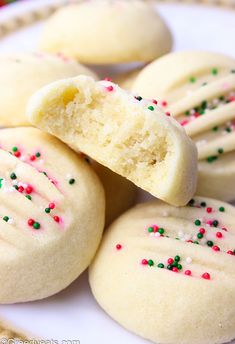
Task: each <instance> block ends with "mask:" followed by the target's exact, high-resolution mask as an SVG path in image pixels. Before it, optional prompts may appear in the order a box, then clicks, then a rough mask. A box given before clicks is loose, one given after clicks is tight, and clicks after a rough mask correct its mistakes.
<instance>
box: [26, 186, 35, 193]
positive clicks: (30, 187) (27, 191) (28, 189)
mask: <svg viewBox="0 0 235 344" xmlns="http://www.w3.org/2000/svg"><path fill="white" fill-rule="evenodd" d="M25 192H26V193H27V194H31V193H32V192H33V187H32V186H31V185H28V186H27V187H26V189H25Z"/></svg>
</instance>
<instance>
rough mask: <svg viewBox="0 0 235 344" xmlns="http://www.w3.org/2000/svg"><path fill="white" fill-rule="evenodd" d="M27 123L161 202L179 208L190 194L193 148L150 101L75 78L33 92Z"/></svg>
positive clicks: (193, 180) (194, 160)
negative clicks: (161, 200)
mask: <svg viewBox="0 0 235 344" xmlns="http://www.w3.org/2000/svg"><path fill="white" fill-rule="evenodd" d="M28 118H29V120H30V121H31V123H33V124H34V125H36V126H38V127H39V128H41V129H43V130H45V131H48V132H49V133H51V134H53V135H55V136H57V137H59V138H60V139H61V140H62V141H64V142H66V143H67V144H68V145H69V146H71V147H72V148H74V149H75V150H79V151H82V152H84V153H85V154H87V155H88V156H90V157H91V158H93V159H95V160H96V161H98V162H99V163H101V164H102V165H104V166H106V167H108V168H110V169H111V170H112V171H114V172H116V173H118V174H120V175H122V176H123V177H126V178H128V179H129V180H131V181H132V182H133V183H135V184H136V185H138V186H140V187H141V188H143V189H145V190H146V191H148V192H150V193H151V194H153V195H154V196H156V197H159V198H160V199H163V200H165V201H166V202H169V203H172V204H174V205H184V204H185V203H187V202H188V201H189V199H190V198H191V197H192V195H193V194H194V191H195V186H196V176H197V167H196V166H197V165H196V164H197V153H196V148H195V145H194V144H193V143H192V141H191V140H190V139H189V138H188V136H187V135H186V134H185V131H184V129H183V128H182V127H181V126H180V125H179V124H178V123H177V122H176V121H175V120H174V119H172V118H171V117H169V116H167V114H165V113H164V112H163V111H161V110H160V109H159V108H158V107H157V106H156V105H155V101H154V100H153V101H145V100H143V99H142V98H141V97H134V96H133V95H131V94H129V93H127V92H125V91H123V90H122V89H121V88H119V87H118V86H117V85H115V84H113V83H111V82H109V81H99V82H95V81H94V80H93V79H92V78H89V77H85V76H80V77H77V78H71V79H67V80H63V81H58V82H55V83H52V84H51V85H48V86H47V87H45V88H43V89H41V90H40V91H39V92H37V93H36V94H35V95H34V96H33V97H32V98H31V101H30V103H29V106H28Z"/></svg>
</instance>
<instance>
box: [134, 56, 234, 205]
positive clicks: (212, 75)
mask: <svg viewBox="0 0 235 344" xmlns="http://www.w3.org/2000/svg"><path fill="white" fill-rule="evenodd" d="M133 89H134V90H136V91H138V92H140V94H142V95H144V96H146V97H152V96H153V95H155V97H157V98H160V100H161V101H160V102H159V103H160V104H161V105H162V106H163V108H164V109H165V110H166V111H169V112H170V113H171V114H172V115H174V116H175V117H176V119H177V120H178V121H179V122H180V123H181V125H183V126H184V128H185V130H186V132H187V133H188V135H189V136H190V137H191V138H192V139H193V140H194V142H195V143H196V145H197V148H198V158H199V166H198V169H199V178H198V187H197V194H199V195H204V196H210V197H216V198H219V199H222V200H227V201H231V200H234V199H235V133H234V129H235V60H234V59H232V58H229V57H227V56H224V55H221V54H216V53H208V52H207V53H206V52H199V51H195V52H179V53H174V54H170V55H167V56H165V57H163V58H161V59H159V60H158V61H156V62H154V63H152V64H151V65H149V66H147V67H146V68H145V69H144V70H143V71H142V72H141V73H140V74H139V76H138V77H137V80H136V82H135V83H134V86H133Z"/></svg>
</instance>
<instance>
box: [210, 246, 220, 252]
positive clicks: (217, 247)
mask: <svg viewBox="0 0 235 344" xmlns="http://www.w3.org/2000/svg"><path fill="white" fill-rule="evenodd" d="M212 250H214V251H216V252H218V251H220V248H219V246H216V245H215V246H212Z"/></svg>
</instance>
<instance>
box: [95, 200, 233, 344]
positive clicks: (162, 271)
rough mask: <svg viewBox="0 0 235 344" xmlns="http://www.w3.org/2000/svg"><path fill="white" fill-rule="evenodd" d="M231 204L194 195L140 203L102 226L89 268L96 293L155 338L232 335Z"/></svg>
mask: <svg viewBox="0 0 235 344" xmlns="http://www.w3.org/2000/svg"><path fill="white" fill-rule="evenodd" d="M234 217H235V208H234V207H233V206H231V205H229V204H227V203H223V202H220V201H216V200H212V199H209V198H208V199H204V198H199V197H196V198H195V199H193V200H191V202H190V205H189V206H187V207H182V208H175V207H172V206H169V205H167V204H164V203H162V202H160V201H153V202H149V203H146V204H142V205H138V206H137V207H135V208H133V209H132V210H130V211H128V212H127V213H125V214H124V215H122V216H121V217H120V218H119V219H118V220H116V221H115V222H114V223H113V225H112V226H111V227H110V228H109V229H108V230H107V232H106V234H105V236H104V239H103V241H102V244H101V247H100V248H99V251H98V253H97V255H96V257H95V259H94V261H93V263H92V265H91V267H90V269H89V280H90V285H91V289H92V292H93V295H94V297H95V298H96V300H97V302H98V303H99V304H100V306H101V307H102V308H103V309H104V310H105V311H106V312H107V313H108V314H109V315H110V316H111V317H112V318H114V319H115V320H116V321H117V322H119V323H120V324H121V325H123V326H124V327H126V328H127V329H129V330H131V331H133V332H134V333H136V334H138V335H140V336H142V337H144V338H147V339H149V340H151V341H153V342H154V343H157V344H169V343H171V344H172V343H177V344H179V343H180V344H189V343H191V344H215V343H218V344H219V343H225V342H226V343H227V342H229V341H230V340H232V339H233V338H234V337H235V269H234V261H235V226H234Z"/></svg>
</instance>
